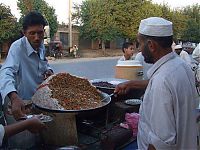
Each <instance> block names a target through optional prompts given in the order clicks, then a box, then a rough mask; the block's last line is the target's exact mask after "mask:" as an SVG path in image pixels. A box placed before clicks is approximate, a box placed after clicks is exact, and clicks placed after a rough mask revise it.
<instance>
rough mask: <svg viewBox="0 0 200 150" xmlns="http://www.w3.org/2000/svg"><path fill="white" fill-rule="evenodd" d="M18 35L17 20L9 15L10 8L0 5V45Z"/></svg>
mask: <svg viewBox="0 0 200 150" xmlns="http://www.w3.org/2000/svg"><path fill="white" fill-rule="evenodd" d="M19 35H20V27H19V24H18V23H17V19H16V18H15V17H14V16H13V15H12V14H11V11H10V8H9V7H8V6H5V5H4V4H2V3H0V43H3V42H4V41H7V40H11V39H14V38H16V37H17V36H19Z"/></svg>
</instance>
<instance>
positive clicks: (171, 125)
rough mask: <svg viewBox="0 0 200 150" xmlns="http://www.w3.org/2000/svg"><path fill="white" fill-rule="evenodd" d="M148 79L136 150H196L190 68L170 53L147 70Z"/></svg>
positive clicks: (193, 98) (192, 84) (194, 90)
mask: <svg viewBox="0 0 200 150" xmlns="http://www.w3.org/2000/svg"><path fill="white" fill-rule="evenodd" d="M148 77H149V78H150V81H149V84H148V86H147V89H146V92H145V95H144V99H143V103H142V105H141V108H140V114H141V119H140V122H139V129H138V131H139V133H138V146H139V149H141V150H145V149H147V148H148V145H149V144H152V145H154V147H155V148H157V149H168V150H172V149H187V150H192V149H196V147H197V142H196V138H197V134H196V133H197V131H196V124H195V111H194V110H195V99H196V97H195V96H196V89H195V85H194V83H195V82H194V80H195V79H194V76H193V73H192V71H191V69H190V67H189V66H188V65H187V64H186V63H185V62H184V61H183V60H181V59H180V58H178V57H177V56H176V54H174V53H173V52H172V53H169V54H168V55H166V56H164V57H163V58H161V59H160V60H159V61H157V62H156V63H155V64H154V65H153V66H152V67H151V68H150V70H149V71H148Z"/></svg>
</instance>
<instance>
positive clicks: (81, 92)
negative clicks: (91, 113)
mask: <svg viewBox="0 0 200 150" xmlns="http://www.w3.org/2000/svg"><path fill="white" fill-rule="evenodd" d="M48 87H49V88H50V90H51V92H52V96H51V97H52V98H54V99H57V100H58V103H59V104H60V105H61V106H63V107H64V109H66V110H82V109H92V108H96V107H99V106H101V105H102V104H101V99H102V98H101V96H100V93H99V91H98V90H97V89H96V88H95V87H94V86H92V85H91V83H90V82H89V81H88V80H87V79H84V78H79V77H76V76H72V75H70V74H68V73H59V74H57V75H56V76H54V77H53V78H51V79H50V80H49V81H48Z"/></svg>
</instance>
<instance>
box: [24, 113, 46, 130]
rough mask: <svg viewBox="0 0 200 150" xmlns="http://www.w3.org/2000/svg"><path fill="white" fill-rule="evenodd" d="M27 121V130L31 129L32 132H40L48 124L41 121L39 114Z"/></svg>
mask: <svg viewBox="0 0 200 150" xmlns="http://www.w3.org/2000/svg"><path fill="white" fill-rule="evenodd" d="M25 121H27V122H28V127H27V130H29V131H30V132H31V133H38V132H40V131H42V130H43V129H45V128H46V125H45V124H44V123H43V122H41V121H40V119H39V116H34V117H32V118H30V119H27V120H25Z"/></svg>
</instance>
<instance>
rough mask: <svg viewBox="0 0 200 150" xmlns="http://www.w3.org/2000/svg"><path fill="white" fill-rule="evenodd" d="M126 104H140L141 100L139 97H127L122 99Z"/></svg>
mask: <svg viewBox="0 0 200 150" xmlns="http://www.w3.org/2000/svg"><path fill="white" fill-rule="evenodd" d="M124 103H125V104H127V105H140V104H141V103H142V100H140V99H127V100H125V101H124Z"/></svg>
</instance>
